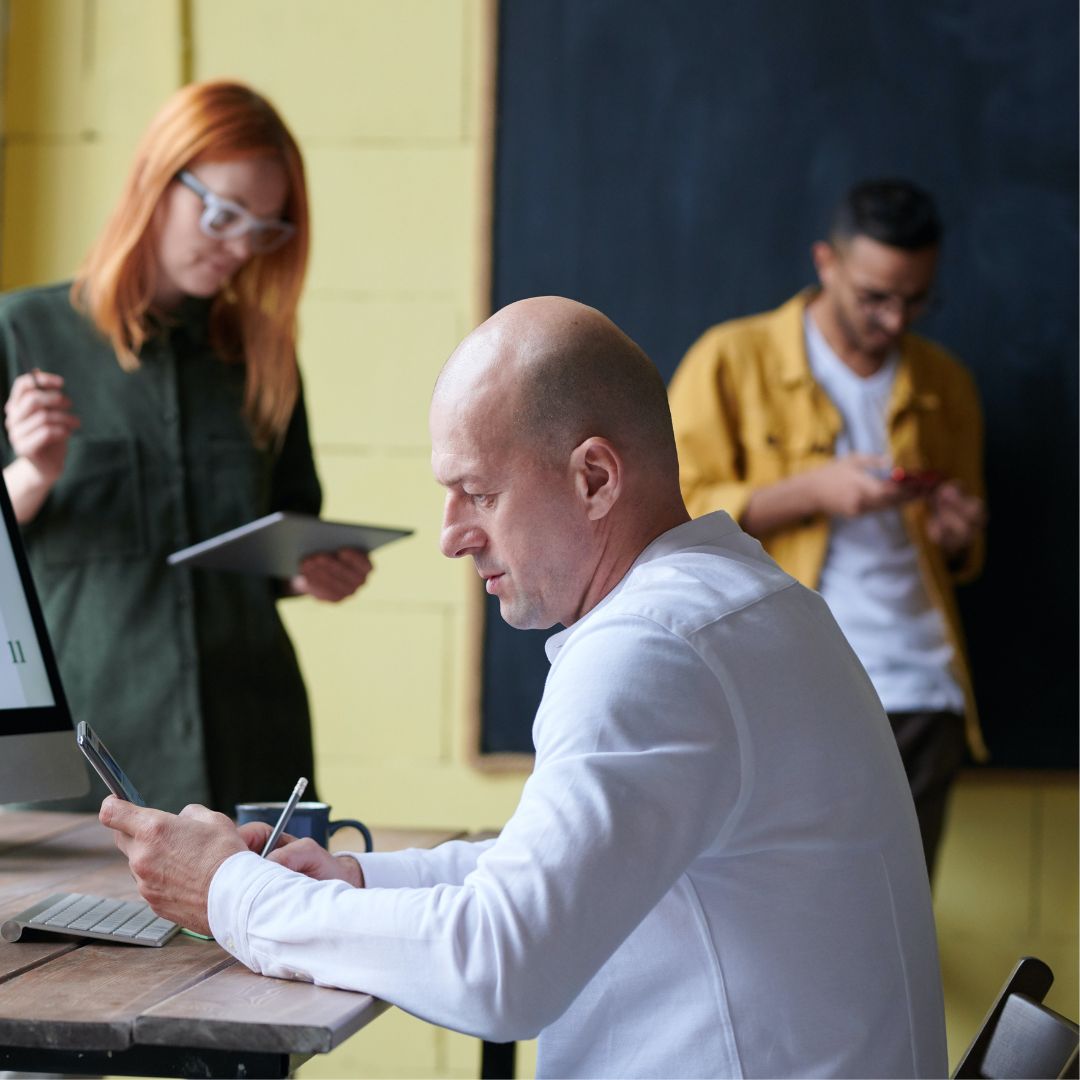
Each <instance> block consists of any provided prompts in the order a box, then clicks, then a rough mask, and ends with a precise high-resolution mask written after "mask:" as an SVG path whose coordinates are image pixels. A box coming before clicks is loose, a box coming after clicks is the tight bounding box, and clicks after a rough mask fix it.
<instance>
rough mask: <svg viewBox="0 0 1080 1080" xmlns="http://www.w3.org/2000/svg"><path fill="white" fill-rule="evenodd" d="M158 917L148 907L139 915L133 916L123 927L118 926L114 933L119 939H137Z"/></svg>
mask: <svg viewBox="0 0 1080 1080" xmlns="http://www.w3.org/2000/svg"><path fill="white" fill-rule="evenodd" d="M156 918H157V916H156V915H155V914H154V913H153V912H152V911H151V910H150V908H149V907H147V908H146V909H145V910H143V911H140V912H139V913H138V914H137V915H133V916H132V917H131V918H130V919H128V921H127V922H126V923H124V924H123V926H118V927H117V928H116V929H115V930H114V931H113V934H115V935H116V936H117V937H132V938H133V937H135V935H136V934H137V933H138V932H139V931H140V930H142V929H144V928H145V927H147V926H149V925H150V924H151V923H152V922H153V921H154V920H155V919H156Z"/></svg>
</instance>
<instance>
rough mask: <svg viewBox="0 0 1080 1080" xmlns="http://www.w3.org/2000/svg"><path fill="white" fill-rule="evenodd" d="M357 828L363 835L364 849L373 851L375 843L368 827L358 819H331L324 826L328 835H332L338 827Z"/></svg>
mask: <svg viewBox="0 0 1080 1080" xmlns="http://www.w3.org/2000/svg"><path fill="white" fill-rule="evenodd" d="M346 827H348V828H351V829H358V830H359V831H360V833H361V834H362V835H363V837H364V845H365V846H364V851H374V850H375V844H374V842H373V841H372V839H371V833H370V832H369V831H368V827H367V826H366V825H365V824H363V822H360V821H354V820H353V819H352V818H342V819H341V820H340V821H331V822H329V823H328V824H327V826H326V832H327V835H328V836H333V835H334V833H336V832H337V831H338V829H344V828H346Z"/></svg>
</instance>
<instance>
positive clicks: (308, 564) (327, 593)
mask: <svg viewBox="0 0 1080 1080" xmlns="http://www.w3.org/2000/svg"><path fill="white" fill-rule="evenodd" d="M371 570H372V566H371V560H370V559H369V558H368V557H367V555H365V554H364V553H363V552H362V551H358V550H357V549H356V548H341V549H340V550H339V551H323V552H320V553H319V554H318V555H309V556H308V557H307V558H306V559H305V560H304V561H303V562H302V563H301V564H300V573H299V574H297V575H296V577H294V578H293V579H292V580H291V581H290V582H289V585H290V591H291V592H293V593H294V594H296V595H306V596H314V597H315V599H316V600H328V601H330V603H333V604H336V603H337V602H338V601H339V600H344V599H345V598H346V597H348V596H352V594H353V593H354V592H356V590H357V589H359V588H360V586H361V585H363V584H364V582H365V581H366V580H367V577H368V574H370V573H371Z"/></svg>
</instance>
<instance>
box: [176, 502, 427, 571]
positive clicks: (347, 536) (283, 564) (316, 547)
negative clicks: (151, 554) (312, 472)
mask: <svg viewBox="0 0 1080 1080" xmlns="http://www.w3.org/2000/svg"><path fill="white" fill-rule="evenodd" d="M412 532H413V530H412V529H387V528H382V527H381V526H378V525H354V524H350V523H347V522H343V521H323V520H322V518H317V517H312V515H310V514H291V513H287V512H285V511H281V510H279V511H278V512H277V513H274V514H267V515H266V517H261V518H259V519H258V520H257V521H252V522H249V523H248V524H247V525H241V526H240V527H239V528H238V529H230V530H229V531H228V532H223V533H221V534H220V535H219V536H212V537H211V538H210V539H209V540H203V541H202V542H201V543H198V544H192V545H191V547H186V548H183V549H182V550H180V551H174V552H173V553H172V554H171V555H170V556H169V557H168V562H169V564H170V565H171V566H198V567H202V568H203V569H205V570H232V571H235V572H236V573H239V574H262V575H264V576H267V577H276V578H286V579H288V578H291V577H292V576H293V575H294V574H298V573H299V572H300V563H301V562H302V561H303V560H304V559H305V558H307V556H308V555H315V554H318V553H319V552H321V551H337V550H338V549H339V548H359V549H360V550H361V551H365V552H368V551H374V550H375V548H377V547H381V546H382V545H383V544H389V543H390V542H391V541H392V540H400V539H402V537H405V536H411V535H412Z"/></svg>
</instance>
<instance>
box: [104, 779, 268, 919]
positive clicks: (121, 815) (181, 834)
mask: <svg viewBox="0 0 1080 1080" xmlns="http://www.w3.org/2000/svg"><path fill="white" fill-rule="evenodd" d="M98 818H99V820H100V821H101V824H102V825H105V826H107V827H108V828H110V829H112V830H114V831H115V833H116V846H117V847H118V848H119V849H120V850H121V851H122V852H123V853H124V854H125V855H126V856H127V860H128V866H129V867H130V869H131V874H132V877H134V878H135V884H136V885H137V886H138V888H139V893H140V894H141V895H142V898H143V899H144V900H145V901H146V902H147V903H148V904H149V905H150V906H151V907H152V908H153V909H154V911H155V912H156V913H157V914H158V915H161V916H162V917H163V918H166V919H171V920H172V921H173V922H175V923H179V925H180V926H183V927H186V928H187V929H188V930H195V931H197V932H198V933H200V934H209V933H210V924H209V922H208V919H207V898H208V896H209V894H210V882H211V880H212V879H213V877H214V874H215V873H216V871H217V868H218V867H219V866H220V865H221V864H222V863H223V862H224V861H225V860H226V859H227V858H228V857H229V856H230V855H234V854H235V853H236V852H238V851H247V850H248V845H247V843H246V842H245V840H244V838H243V837H242V836H241V835H240V834H239V832H237V829H236V826H235V825H234V824H233V823H232V821H231V820H230V819H229V818H227V817H226V816H225V815H224V814H217V813H214V812H213V811H212V810H207V808H206V807H205V806H198V805H192V806H185V807H184V809H183V810H181V811H180V814H179V816H177V815H176V814H167V813H165V812H164V811H163V810H153V809H151V808H150V807H145V806H135V805H134V804H133V803H129V802H123V801H122V800H120V799H117V798H116V797H115V796H113V795H110V796H109V797H108V798H107V799H106V800H105V801H104V802H103V803H102V804H101V812H100V813H99V815H98ZM264 842H265V837H264Z"/></svg>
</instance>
